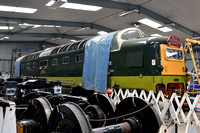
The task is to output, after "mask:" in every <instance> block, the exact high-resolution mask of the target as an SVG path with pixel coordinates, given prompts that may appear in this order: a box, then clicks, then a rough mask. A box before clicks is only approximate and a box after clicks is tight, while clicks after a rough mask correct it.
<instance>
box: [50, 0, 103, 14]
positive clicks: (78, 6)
mask: <svg viewBox="0 0 200 133" xmlns="http://www.w3.org/2000/svg"><path fill="white" fill-rule="evenodd" d="M54 4H55V1H53V0H51V1H49V2H48V3H47V4H46V6H53V5H54ZM59 7H60V8H69V9H76V10H85V11H98V10H100V9H102V8H103V7H100V6H91V5H84V4H76V3H69V2H66V3H64V4H61V5H60V6H59Z"/></svg>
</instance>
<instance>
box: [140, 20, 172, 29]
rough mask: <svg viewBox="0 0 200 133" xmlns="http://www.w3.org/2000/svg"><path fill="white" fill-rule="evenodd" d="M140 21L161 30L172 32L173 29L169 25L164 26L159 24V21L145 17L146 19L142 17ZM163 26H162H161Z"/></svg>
mask: <svg viewBox="0 0 200 133" xmlns="http://www.w3.org/2000/svg"><path fill="white" fill-rule="evenodd" d="M138 22H140V23H142V24H145V25H147V26H149V27H152V28H155V29H157V30H160V31H162V32H170V31H173V30H172V29H171V28H168V27H162V25H161V24H159V23H158V22H155V21H153V20H150V19H148V18H144V19H141V20H139V21H138ZM160 27H162V28H160Z"/></svg>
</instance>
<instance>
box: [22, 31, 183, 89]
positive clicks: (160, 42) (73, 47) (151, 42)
mask: <svg viewBox="0 0 200 133" xmlns="http://www.w3.org/2000/svg"><path fill="white" fill-rule="evenodd" d="M127 31H128V30H125V31H124V32H118V33H117V34H116V36H115V37H114V38H113V42H112V45H111V52H110V59H109V60H110V61H109V70H108V81H107V86H108V88H112V87H113V86H115V85H118V86H119V88H124V89H143V90H147V91H149V90H153V91H154V92H156V91H158V90H163V91H166V90H174V89H180V88H184V87H185V84H186V78H187V77H186V73H185V64H184V59H183V58H182V59H176V58H170V57H171V56H173V55H174V56H177V55H176V52H177V51H178V52H179V53H180V51H182V53H183V49H182V48H178V47H176V46H168V44H167V40H168V37H136V38H134V39H130V40H128V39H127V40H126V39H125V40H123V39H118V38H121V36H123V34H124V33H126V32H127ZM117 39H118V40H117ZM116 40H117V41H116ZM86 42H87V40H84V41H82V42H79V43H75V44H69V45H62V46H58V47H56V48H52V49H48V50H45V51H42V52H39V53H36V54H31V55H26V56H25V57H23V59H22V61H21V76H36V77H44V78H46V79H48V80H68V83H64V85H71V84H73V83H78V84H80V85H82V70H83V62H84V59H83V57H84V45H85V44H86ZM113 47H114V49H112V48H113ZM171 49H172V50H171ZM170 52H171V53H170ZM173 52H174V53H173ZM170 54H172V55H171V56H170ZM180 56H181V55H180ZM173 69H175V71H174V70H173ZM70 81H71V83H69V82H70Z"/></svg>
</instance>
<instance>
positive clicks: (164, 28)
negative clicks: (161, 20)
mask: <svg viewBox="0 0 200 133" xmlns="http://www.w3.org/2000/svg"><path fill="white" fill-rule="evenodd" d="M158 30H160V31H162V32H170V31H173V30H172V29H171V28H168V27H163V28H159V29H158Z"/></svg>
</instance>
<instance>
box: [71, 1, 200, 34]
mask: <svg viewBox="0 0 200 133" xmlns="http://www.w3.org/2000/svg"><path fill="white" fill-rule="evenodd" d="M68 2H71V3H79V4H87V5H94V6H101V7H105V8H113V9H121V10H126V11H128V10H133V9H138V10H139V13H142V14H144V15H146V16H149V17H150V18H153V19H155V20H157V21H160V22H162V23H164V24H166V23H167V24H169V23H174V24H175V25H174V26H171V27H173V28H175V29H177V30H180V31H182V32H184V33H186V34H188V35H190V36H194V37H196V36H200V34H199V33H197V32H195V31H193V30H191V29H189V28H187V27H185V26H182V25H180V24H178V23H176V22H174V21H172V20H170V19H168V18H166V17H164V16H161V15H159V14H157V13H155V12H153V11H151V10H149V9H147V8H145V7H143V6H140V5H134V4H129V3H122V2H116V1H111V0H68Z"/></svg>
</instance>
